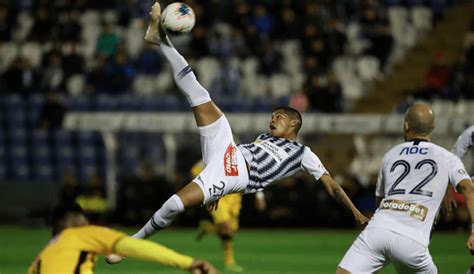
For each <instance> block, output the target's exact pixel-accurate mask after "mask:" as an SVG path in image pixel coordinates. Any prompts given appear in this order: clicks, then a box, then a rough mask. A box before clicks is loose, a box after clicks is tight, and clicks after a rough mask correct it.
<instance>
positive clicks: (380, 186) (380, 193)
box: [375, 157, 385, 197]
mask: <svg viewBox="0 0 474 274" xmlns="http://www.w3.org/2000/svg"><path fill="white" fill-rule="evenodd" d="M384 166H385V157H384V158H383V160H382V164H381V165H380V169H379V175H378V176H377V183H376V185H375V196H376V197H385V176H384Z"/></svg>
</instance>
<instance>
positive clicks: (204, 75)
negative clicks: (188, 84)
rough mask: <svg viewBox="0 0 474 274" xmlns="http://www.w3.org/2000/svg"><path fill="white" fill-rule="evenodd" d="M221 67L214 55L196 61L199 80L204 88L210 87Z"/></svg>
mask: <svg viewBox="0 0 474 274" xmlns="http://www.w3.org/2000/svg"><path fill="white" fill-rule="evenodd" d="M219 67H220V65H219V61H217V59H216V58H213V57H203V58H201V59H199V60H198V61H197V62H196V70H197V73H198V76H199V82H200V83H201V85H202V86H203V87H204V88H206V89H209V87H210V86H211V82H212V79H214V76H215V75H216V73H217V70H218V69H219Z"/></svg>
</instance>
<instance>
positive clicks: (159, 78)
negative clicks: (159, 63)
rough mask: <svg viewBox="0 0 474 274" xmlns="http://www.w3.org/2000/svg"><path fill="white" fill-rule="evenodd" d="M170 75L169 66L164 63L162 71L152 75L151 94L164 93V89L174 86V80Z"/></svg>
mask: <svg viewBox="0 0 474 274" xmlns="http://www.w3.org/2000/svg"><path fill="white" fill-rule="evenodd" d="M170 75H172V72H171V66H168V65H166V66H165V67H164V69H163V71H162V72H161V73H160V74H158V75H156V76H155V77H154V85H153V88H154V91H153V94H155V95H160V94H165V93H166V91H168V90H170V89H171V88H173V87H174V80H173V77H170Z"/></svg>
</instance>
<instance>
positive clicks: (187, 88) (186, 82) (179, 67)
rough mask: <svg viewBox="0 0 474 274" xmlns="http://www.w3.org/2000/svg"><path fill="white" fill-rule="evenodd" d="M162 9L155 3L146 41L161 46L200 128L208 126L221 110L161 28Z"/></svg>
mask: <svg viewBox="0 0 474 274" xmlns="http://www.w3.org/2000/svg"><path fill="white" fill-rule="evenodd" d="M160 15H161V8H160V4H159V3H155V4H154V5H153V7H152V10H151V12H150V25H149V26H148V29H147V32H146V34H145V41H146V42H148V43H150V44H156V45H160V48H161V51H162V52H163V54H164V55H165V57H166V59H167V60H168V61H169V62H170V64H171V67H172V69H173V77H174V80H175V82H176V85H177V86H178V87H179V89H180V90H181V92H183V94H184V95H185V96H186V98H187V99H188V102H189V105H190V106H191V107H192V109H193V113H194V117H195V119H196V123H197V125H198V126H199V127H203V126H207V125H210V124H212V123H214V122H215V121H217V119H219V117H221V116H222V112H221V110H220V109H219V108H218V107H217V106H216V105H215V104H214V102H213V101H212V100H211V97H210V95H209V92H208V91H207V90H206V89H205V88H204V87H202V86H201V84H200V83H199V82H198V81H197V79H196V75H194V72H193V70H192V69H191V67H190V66H189V64H188V62H187V61H186V60H185V59H184V57H183V56H182V55H181V54H180V53H179V52H178V51H177V50H176V49H175V48H174V46H173V44H172V43H171V41H170V40H169V39H168V36H167V35H166V32H165V31H164V30H163V28H162V27H161V26H160V23H159V21H160V20H159V19H160Z"/></svg>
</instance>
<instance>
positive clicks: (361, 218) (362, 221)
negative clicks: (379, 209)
mask: <svg viewBox="0 0 474 274" xmlns="http://www.w3.org/2000/svg"><path fill="white" fill-rule="evenodd" d="M354 218H355V220H356V222H357V223H359V224H361V225H363V224H366V223H368V222H369V218H367V217H365V215H364V214H362V213H360V211H358V210H357V211H356V212H355V214H354Z"/></svg>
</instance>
